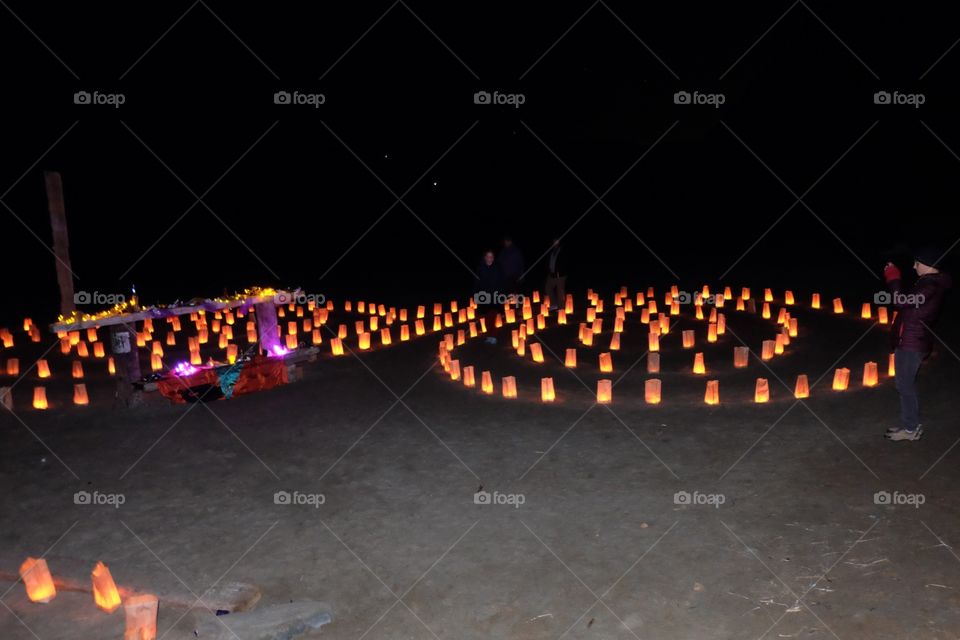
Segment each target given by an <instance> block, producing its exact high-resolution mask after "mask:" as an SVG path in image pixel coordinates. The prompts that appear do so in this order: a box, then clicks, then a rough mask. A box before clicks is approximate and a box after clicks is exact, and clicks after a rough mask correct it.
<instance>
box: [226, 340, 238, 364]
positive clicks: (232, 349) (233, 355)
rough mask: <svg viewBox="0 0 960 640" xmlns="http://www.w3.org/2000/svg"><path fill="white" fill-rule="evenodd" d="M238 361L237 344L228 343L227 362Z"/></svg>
mask: <svg viewBox="0 0 960 640" xmlns="http://www.w3.org/2000/svg"><path fill="white" fill-rule="evenodd" d="M236 361H237V345H235V344H229V345H227V362H228V363H230V364H234V363H235V362H236Z"/></svg>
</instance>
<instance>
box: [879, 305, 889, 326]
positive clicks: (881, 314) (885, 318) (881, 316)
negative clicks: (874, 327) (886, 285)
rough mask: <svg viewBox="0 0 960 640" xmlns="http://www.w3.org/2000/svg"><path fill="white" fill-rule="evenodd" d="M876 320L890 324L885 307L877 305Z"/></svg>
mask: <svg viewBox="0 0 960 640" xmlns="http://www.w3.org/2000/svg"><path fill="white" fill-rule="evenodd" d="M877 322H879V323H880V324H890V318H889V317H888V316H887V308H886V307H877Z"/></svg>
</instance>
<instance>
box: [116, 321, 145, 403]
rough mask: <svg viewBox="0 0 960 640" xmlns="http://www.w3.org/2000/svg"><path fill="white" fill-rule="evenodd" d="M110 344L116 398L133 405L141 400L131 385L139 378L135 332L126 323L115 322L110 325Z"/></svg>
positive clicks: (138, 359)
mask: <svg viewBox="0 0 960 640" xmlns="http://www.w3.org/2000/svg"><path fill="white" fill-rule="evenodd" d="M110 344H111V351H112V352H113V355H114V362H116V365H117V400H118V401H119V402H121V403H122V404H123V405H125V406H126V407H135V406H136V405H138V404H139V403H140V401H141V400H142V393H141V392H140V391H137V390H136V389H134V387H133V383H134V382H137V381H138V380H140V378H141V374H140V355H139V353H138V352H137V334H136V333H135V332H134V331H133V329H131V328H130V327H129V326H128V325H126V324H115V325H113V326H111V327H110Z"/></svg>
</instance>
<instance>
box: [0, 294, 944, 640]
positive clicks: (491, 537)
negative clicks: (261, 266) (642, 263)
mask: <svg viewBox="0 0 960 640" xmlns="http://www.w3.org/2000/svg"><path fill="white" fill-rule="evenodd" d="M796 314H797V316H798V317H799V318H800V323H801V332H802V337H801V338H799V339H797V340H795V341H794V342H793V344H792V345H791V346H790V347H789V349H788V355H785V356H783V357H781V358H778V359H776V360H774V361H773V363H772V364H771V366H772V368H773V371H774V372H775V373H776V376H774V375H773V374H771V373H770V372H769V371H767V370H766V369H765V368H764V367H763V365H761V364H760V363H759V362H757V361H756V360H755V359H753V360H751V365H750V367H749V368H748V369H746V370H734V369H733V368H732V347H733V346H734V345H736V344H738V341H737V338H736V337H735V336H738V337H740V338H743V339H744V340H745V341H746V342H747V344H749V345H750V346H751V347H752V348H753V349H755V350H757V351H759V342H760V340H761V339H764V338H770V337H772V334H771V328H770V325H769V324H767V323H763V322H761V321H759V319H757V318H755V317H746V316H744V315H743V314H733V313H731V314H730V318H729V327H730V329H731V333H730V334H728V335H726V336H724V337H722V338H721V340H720V342H719V344H718V345H716V346H711V347H709V348H706V349H704V352H705V353H706V359H707V367H708V369H709V370H710V375H708V376H706V377H707V378H713V377H716V378H717V379H719V380H720V381H721V399H722V404H721V405H720V406H718V407H707V406H705V405H704V404H703V402H702V396H703V388H704V377H703V376H694V375H693V374H691V373H690V372H689V368H690V365H691V363H692V358H693V356H692V352H691V351H687V350H682V349H681V348H680V346H679V342H680V336H679V330H680V329H682V328H686V327H688V326H689V327H694V326H695V327H697V328H698V342H700V343H702V341H703V329H704V325H703V324H702V323H695V322H693V321H691V320H684V321H682V322H684V323H685V325H683V326H681V327H678V328H677V329H675V330H674V333H672V334H671V336H670V339H669V340H668V339H665V341H664V351H663V355H662V358H663V369H664V371H663V373H662V374H661V376H660V377H661V379H662V380H663V388H664V402H663V404H662V405H661V406H658V407H650V406H647V405H645V404H644V403H643V401H642V389H643V381H644V379H645V378H647V377H648V376H647V374H646V373H645V363H644V362H643V361H641V362H640V364H639V365H637V366H636V367H635V368H634V369H632V370H630V371H629V372H628V373H627V375H626V376H625V377H624V378H623V379H622V380H620V381H619V382H618V383H617V385H616V387H615V389H614V402H613V404H612V405H610V406H609V407H605V406H595V405H593V394H592V393H593V389H594V388H595V384H596V380H597V379H598V378H600V377H608V376H601V375H600V374H599V373H598V372H597V367H596V357H597V354H598V353H600V352H601V351H605V350H606V349H605V347H604V346H603V345H605V344H607V341H608V337H602V338H601V339H600V340H599V341H598V345H597V346H594V347H593V348H590V349H588V348H585V347H582V346H580V347H579V348H578V352H579V357H580V366H579V367H578V368H577V369H576V371H575V372H570V371H568V370H565V369H564V368H563V367H562V366H561V365H560V364H559V363H557V362H555V361H554V360H553V357H552V356H551V355H550V352H551V351H553V352H556V353H557V354H559V355H561V356H562V354H563V349H564V348H566V347H567V346H575V345H574V344H573V343H574V338H575V325H573V326H569V327H567V328H554V329H550V330H548V331H546V332H544V333H543V334H542V337H543V339H544V341H545V344H546V345H547V346H548V347H549V349H547V352H548V355H547V360H548V362H547V363H545V364H542V365H536V364H533V363H531V362H530V361H529V360H526V361H521V360H520V359H519V358H518V357H517V356H516V355H515V354H514V353H513V352H512V351H511V350H510V347H509V335H506V336H504V335H501V338H506V340H504V339H501V342H500V344H499V345H497V346H488V345H484V344H481V343H479V342H471V343H468V345H466V346H464V347H463V348H462V349H460V350H459V351H458V355H459V356H460V358H461V361H462V362H463V363H464V364H468V363H473V364H475V365H477V371H478V377H479V371H480V369H481V368H487V367H489V368H491V369H492V370H493V371H494V377H495V381H496V382H497V384H498V387H497V388H498V390H499V377H500V376H502V375H516V376H517V377H518V379H519V381H520V396H521V397H520V398H519V399H517V400H513V401H508V400H504V399H502V398H500V397H497V396H494V397H485V396H483V395H481V394H480V393H479V391H477V390H468V389H465V388H464V387H463V386H462V385H459V384H457V383H454V382H451V381H450V380H449V379H448V378H447V377H446V376H445V375H444V374H443V371H442V369H439V368H438V367H436V366H435V362H434V360H435V353H436V338H434V337H427V338H424V339H421V340H418V341H415V342H413V343H410V344H402V345H397V346H395V347H392V348H390V349H389V350H385V351H379V352H377V351H375V352H371V353H368V354H365V355H363V356H362V359H356V358H351V357H347V358H341V359H335V360H334V359H331V358H329V357H324V358H322V359H321V361H320V362H318V363H315V364H311V365H308V366H307V367H306V369H305V378H304V380H303V381H302V382H299V383H296V384H292V385H289V386H287V387H284V388H281V389H276V390H272V391H268V392H264V393H260V394H256V395H253V396H246V397H241V398H237V399H235V400H232V401H229V402H226V401H221V402H217V403H213V404H211V405H190V406H171V405H169V404H167V403H166V402H165V401H163V400H162V399H155V400H153V401H150V402H148V403H147V406H145V407H144V408H142V409H140V410H137V411H133V412H128V411H121V410H116V411H115V410H112V409H111V408H110V387H109V385H108V384H106V381H103V382H102V384H97V383H96V382H95V381H91V383H90V384H91V393H92V396H93V404H92V406H91V407H87V408H74V407H70V406H63V400H64V399H67V398H69V395H68V392H67V391H66V389H68V388H69V383H70V381H69V377H68V373H67V372H68V369H67V366H68V365H67V363H65V362H61V363H60V365H55V371H54V374H55V380H59V381H61V382H59V384H62V385H63V389H62V390H61V391H59V392H56V386H55V385H56V384H58V383H57V382H54V383H51V396H52V397H58V398H60V402H59V406H55V407H54V409H53V410H51V411H48V412H45V413H41V412H37V411H34V410H32V409H30V408H29V399H30V398H29V393H30V391H29V390H30V388H31V387H32V386H33V384H35V381H34V380H33V378H32V377H28V379H26V380H25V381H24V382H23V383H22V385H20V386H18V387H17V388H16V389H15V390H14V393H15V399H16V404H17V406H16V410H17V416H18V417H14V416H12V415H10V414H9V413H8V412H0V462H2V466H0V478H2V486H3V492H2V494H0V501H2V502H0V509H2V514H3V517H2V527H0V536H2V537H0V545H2V547H4V549H5V550H6V551H5V552H4V554H5V556H6V557H15V558H22V557H25V556H26V555H28V554H32V555H39V554H42V553H44V552H45V551H47V550H48V549H49V548H50V547H51V546H54V545H55V548H54V551H53V552H52V553H54V554H56V555H62V556H70V557H76V558H88V559H90V560H91V561H94V560H97V559H102V560H104V561H106V562H107V563H108V564H110V565H111V567H112V569H113V573H114V575H115V576H116V577H117V579H118V581H121V582H122V581H123V576H124V573H125V571H126V572H127V573H128V574H131V573H136V574H137V575H145V576H150V575H155V576H164V578H165V579H169V578H170V575H169V574H170V573H173V574H175V575H176V576H177V578H178V579H181V580H182V581H183V582H184V583H185V584H186V585H188V586H189V588H190V589H191V590H193V591H195V592H196V593H197V594H198V595H199V594H201V593H202V592H203V591H204V590H205V589H207V588H208V587H209V586H211V585H213V584H215V583H217V582H220V581H243V582H250V583H254V584H256V585H258V586H259V587H260V588H261V590H262V592H263V599H262V601H261V605H260V606H265V605H268V604H271V603H280V602H288V601H290V600H301V599H315V600H322V601H326V602H328V603H330V605H331V606H332V608H333V612H334V622H333V623H332V624H331V625H329V626H327V627H325V628H324V630H323V631H322V632H321V633H320V634H318V635H317V637H325V638H338V639H339V638H349V639H354V640H355V639H358V638H371V639H373V638H390V639H400V638H458V639H459V638H509V639H517V640H520V639H524V640H527V639H530V640H532V639H539V638H559V637H561V636H562V637H567V638H598V639H600V638H602V639H606V638H611V639H612V638H632V637H638V638H645V639H646V638H685V639H700V638H703V639H706V638H759V637H766V638H801V637H802V638H830V637H834V638H840V639H842V640H852V639H857V638H871V639H879V638H891V639H894V638H896V639H905V638H917V639H919V638H924V639H940V638H943V639H946V638H957V637H960V558H958V556H957V552H956V551H955V550H954V549H953V548H952V547H951V545H954V544H956V543H957V542H958V536H960V534H958V529H957V524H958V522H960V520H958V515H960V512H958V504H960V502H958V497H960V489H958V488H957V483H956V480H957V478H958V475H960V474H958V471H957V461H958V456H960V447H958V448H955V449H953V448H952V446H953V445H954V444H955V443H956V442H957V439H958V437H960V425H958V419H957V417H956V411H955V407H956V390H957V382H958V380H960V377H958V371H960V367H958V362H957V360H956V359H955V358H954V356H953V355H952V354H951V352H950V350H949V349H947V348H940V349H939V353H938V354H936V355H935V356H934V357H933V358H931V360H930V361H928V362H927V363H926V365H925V366H924V369H923V370H922V373H921V393H922V397H923V401H924V405H923V406H924V412H925V417H924V423H925V427H926V435H925V436H924V439H923V440H922V441H921V442H917V443H908V442H903V443H890V442H887V441H885V440H884V439H883V438H882V437H881V434H882V432H883V430H884V428H885V427H887V426H890V425H892V424H894V423H895V406H896V394H895V391H894V389H893V385H892V381H891V380H889V379H888V378H887V377H886V375H881V385H880V386H879V387H878V388H875V389H862V388H860V384H859V378H860V370H861V368H862V366H863V363H864V362H865V361H867V360H877V361H879V362H880V365H881V371H885V363H886V354H887V353H888V348H887V336H886V331H885V330H884V329H883V328H881V327H875V328H873V329H870V323H869V322H867V321H862V320H858V319H854V318H852V317H849V316H846V317H843V318H835V317H831V316H830V315H829V314H827V313H826V312H819V313H813V312H810V311H801V310H798V311H797V312H796ZM633 322H634V324H628V329H627V333H626V334H624V346H623V349H622V351H621V352H619V353H614V367H615V372H614V373H613V374H612V377H613V378H614V379H617V377H618V376H620V375H622V374H623V373H624V372H626V371H627V370H628V367H629V366H630V365H631V364H633V363H634V362H636V361H637V360H638V359H639V358H640V357H641V356H642V355H643V351H644V350H645V338H646V335H645V329H644V328H642V327H641V326H640V325H637V324H635V323H636V320H635V319H634V320H633ZM941 326H943V327H944V333H943V335H944V336H945V339H946V337H947V336H951V335H952V332H951V331H948V329H949V327H950V326H952V325H951V324H950V323H949V322H946V321H944V322H942V323H941ZM733 334H735V335H733ZM946 342H947V343H948V344H949V343H950V342H951V340H950V339H946ZM958 344H960V343H958ZM838 362H839V364H837V363H838ZM58 366H59V367H60V373H59V374H58V369H57V367H58ZM835 366H848V367H849V368H850V369H851V371H852V375H851V378H852V380H851V390H849V391H847V392H844V393H835V392H832V391H830V389H829V385H830V382H831V379H832V371H833V368H834V367H835ZM801 372H803V373H807V374H808V375H809V376H810V378H811V382H813V381H814V380H816V379H817V378H819V377H820V376H821V374H824V373H826V374H827V375H826V377H825V378H823V380H822V381H821V382H820V383H819V384H818V385H816V386H815V387H814V390H813V397H812V398H811V399H810V400H809V401H807V402H805V403H799V404H797V403H794V401H793V399H792V397H790V391H789V390H788V389H787V388H784V386H782V385H781V384H780V382H779V381H778V380H777V379H776V377H777V376H778V377H780V378H782V380H783V381H784V382H785V383H786V385H787V386H788V387H792V386H793V381H794V379H795V376H796V374H797V373H801ZM541 375H553V376H554V378H555V381H556V384H557V389H558V396H559V401H558V402H557V403H555V404H554V405H552V406H547V405H543V404H541V403H540V402H539V401H538V398H537V396H538V391H537V390H538V387H539V385H538V381H539V377H540V376H541ZM758 376H763V377H767V378H769V379H770V384H771V389H772V393H773V401H772V402H771V403H769V404H768V405H763V406H758V405H754V404H753V403H751V402H750V400H751V398H752V389H753V383H754V379H755V378H756V377H758ZM581 380H582V383H583V384H581ZM58 393H59V395H57V394H58ZM398 397H400V398H402V399H398ZM480 487H482V488H483V490H484V491H486V492H490V494H491V501H492V502H496V501H501V502H503V503H502V504H476V503H475V492H476V491H477V490H478V489H479V488H480ZM81 490H86V491H90V492H93V491H99V492H100V493H101V494H122V495H123V496H124V499H125V502H124V504H123V505H122V506H120V507H119V508H114V507H112V506H109V505H102V506H96V505H77V504H74V500H73V496H74V493H75V492H77V491H81ZM278 491H287V492H290V493H293V492H299V494H301V495H313V494H322V495H323V496H324V503H323V504H322V505H319V506H312V505H309V504H301V505H294V504H275V500H274V494H275V492H278ZM883 491H886V492H889V493H890V494H891V495H893V496H895V497H894V500H897V499H898V498H899V499H902V500H913V501H916V500H914V499H912V498H910V496H917V495H920V496H922V498H921V499H922V501H923V504H922V505H919V506H914V505H911V504H899V505H885V504H877V501H876V500H875V494H876V493H877V492H883ZM494 492H495V493H494ZM677 492H687V493H688V494H689V495H690V496H691V498H690V500H689V501H688V503H687V504H683V503H682V502H683V498H684V496H683V494H681V497H680V499H679V501H680V502H681V503H678V498H677V495H676V494H677ZM520 502H522V504H517V503H520ZM717 503H720V504H717ZM134 568H135V569H134ZM145 581H148V579H146V580H145ZM136 586H137V587H138V588H142V589H144V590H149V589H150V585H149V584H139V585H136ZM8 587H9V589H8ZM2 591H6V594H5V595H3V597H2V602H3V604H4V605H5V606H3V607H0V637H2V638H4V640H7V639H9V640H20V639H33V638H40V639H42V640H48V639H51V640H52V639H55V638H119V637H121V634H122V619H121V614H120V613H117V614H114V615H112V616H108V615H106V614H102V613H99V612H98V611H96V610H95V609H93V608H92V605H91V604H90V603H89V600H88V596H84V595H81V594H74V593H63V594H60V596H58V598H57V599H56V600H54V601H53V602H52V603H50V604H48V605H36V604H31V603H29V602H28V601H26V598H25V595H24V593H23V589H22V587H21V586H20V585H9V584H2V583H0V592H2ZM181 613H182V612H180V611H177V610H173V609H170V610H164V611H163V612H162V614H161V618H160V627H161V633H163V632H164V631H165V630H166V629H167V628H168V627H170V626H171V625H172V624H173V623H174V622H175V621H176V620H177V618H179V617H180V615H181ZM190 620H191V619H190V618H189V617H187V618H184V619H182V620H180V621H179V623H178V624H177V626H176V628H174V629H172V630H170V631H169V632H168V633H167V634H166V636H165V637H167V638H181V637H182V638H186V637H192V636H191V635H190V633H189V632H190ZM224 621H225V622H226V623H227V624H229V616H226V617H225V618H224Z"/></svg>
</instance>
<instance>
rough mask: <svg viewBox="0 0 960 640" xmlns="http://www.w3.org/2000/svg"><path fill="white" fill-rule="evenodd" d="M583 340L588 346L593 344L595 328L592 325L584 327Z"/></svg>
mask: <svg viewBox="0 0 960 640" xmlns="http://www.w3.org/2000/svg"><path fill="white" fill-rule="evenodd" d="M582 342H583V344H584V345H585V346H587V347H589V346H591V345H593V330H592V329H591V328H590V327H584V329H583V338H582Z"/></svg>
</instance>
